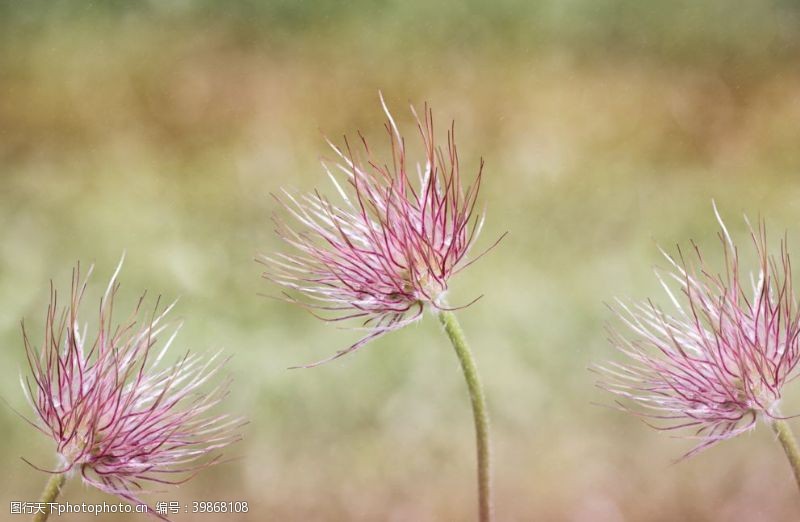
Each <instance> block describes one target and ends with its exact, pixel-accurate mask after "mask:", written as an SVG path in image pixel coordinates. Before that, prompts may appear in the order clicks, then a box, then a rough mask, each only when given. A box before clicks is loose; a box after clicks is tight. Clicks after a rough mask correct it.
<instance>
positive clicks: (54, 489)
mask: <svg viewBox="0 0 800 522" xmlns="http://www.w3.org/2000/svg"><path fill="white" fill-rule="evenodd" d="M66 480H67V478H66V476H65V475H64V474H63V473H55V474H53V475H51V476H50V480H48V481H47V485H46V486H45V487H44V491H42V496H41V497H40V498H39V502H40V503H43V504H44V505H45V507H44V509H43V510H42V511H40V512H38V513H36V514H35V515H34V516H33V522H45V520H47V517H48V516H49V515H50V506H49V505H48V504H49V503H51V502H55V501H56V499H57V498H58V495H59V493H61V488H62V487H64V482H66Z"/></svg>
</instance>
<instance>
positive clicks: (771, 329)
mask: <svg viewBox="0 0 800 522" xmlns="http://www.w3.org/2000/svg"><path fill="white" fill-rule="evenodd" d="M714 210H715V213H716V215H717V219H718V221H719V223H720V227H721V233H720V240H721V241H722V247H723V254H724V259H725V267H724V271H723V272H722V273H721V274H717V273H716V272H715V271H714V270H713V269H711V268H710V267H709V266H708V265H707V264H706V263H705V261H704V260H703V257H702V255H701V253H700V250H699V248H698V247H697V246H696V245H694V244H693V250H694V254H693V256H692V257H693V258H694V261H693V262H687V261H686V259H685V258H684V255H683V253H679V256H678V259H673V258H672V257H670V256H669V255H667V254H666V253H665V254H664V255H665V256H666V257H667V259H668V260H669V262H670V264H671V271H670V272H669V275H668V277H667V278H666V280H665V278H662V277H661V276H659V279H660V281H661V284H662V286H663V287H664V289H665V290H666V292H667V294H668V296H669V298H670V301H671V302H672V304H673V305H674V309H675V310H674V312H672V313H667V312H664V311H663V310H662V309H661V308H660V307H658V306H656V305H655V304H653V303H652V302H650V301H648V302H647V303H643V304H638V305H634V306H630V307H629V306H627V305H625V304H623V303H619V309H618V310H617V313H618V314H619V316H620V317H621V319H622V321H623V322H624V323H625V324H626V325H627V327H628V329H629V330H630V332H631V333H632V335H628V336H624V335H622V334H620V333H619V332H617V331H612V336H611V341H612V343H613V344H614V345H615V346H616V347H617V348H618V349H619V350H620V351H621V352H622V353H623V354H624V355H625V356H626V357H627V362H625V363H610V364H608V365H606V366H605V367H601V368H600V371H601V372H602V373H603V374H604V375H605V376H606V379H607V380H606V381H605V382H602V383H601V384H600V386H601V387H603V388H605V389H607V390H609V391H611V392H613V393H615V394H617V395H618V396H620V397H623V398H625V399H629V400H630V401H632V402H633V403H635V404H637V405H638V406H640V407H641V409H640V410H637V411H636V413H637V415H640V416H642V418H643V419H645V421H646V422H648V424H651V425H653V424H652V423H650V422H649V421H648V420H647V419H648V418H649V419H653V420H654V421H655V423H656V424H657V426H654V427H657V428H659V429H665V430H672V429H680V428H687V429H693V430H694V434H693V435H690V436H689V437H690V438H697V439H699V440H700V442H699V444H698V445H697V446H696V447H695V448H694V449H693V450H692V451H690V452H689V453H687V454H686V456H687V457H688V456H690V455H692V454H694V453H697V452H699V451H701V450H703V449H705V448H708V447H710V446H711V445H713V444H715V443H717V442H719V441H721V440H725V439H729V438H732V437H735V436H736V435H738V434H740V433H742V432H744V431H747V430H750V429H752V428H754V427H755V425H756V423H757V421H758V420H759V419H763V420H765V421H769V420H771V419H780V418H783V417H780V413H779V410H778V403H779V401H780V398H781V390H782V388H783V386H784V384H786V383H787V382H788V381H790V380H791V379H792V378H794V376H796V372H795V370H796V368H797V364H798V360H800V338H798V335H799V334H800V314H799V313H798V309H797V301H796V298H795V297H794V295H793V287H792V272H791V264H790V261H789V254H788V251H787V249H786V243H785V239H784V241H782V242H781V248H780V253H779V255H778V256H777V257H775V256H771V255H768V253H767V236H766V228H765V226H764V225H763V223H762V224H760V225H759V228H758V230H753V228H752V226H750V224H749V221H748V226H750V231H751V236H752V242H753V246H754V247H755V253H756V255H757V256H758V274H757V276H756V277H753V276H752V274H751V275H750V277H749V278H746V277H743V276H742V274H741V273H740V269H739V251H738V249H737V248H736V246H735V245H734V243H733V241H732V240H731V237H730V235H729V234H728V231H727V229H726V228H725V225H724V223H723V222H722V219H721V218H720V217H719V213H718V212H717V210H716V207H715V208H714ZM662 252H663V251H662ZM670 281H671V282H672V283H673V284H676V285H677V287H678V288H679V290H680V291H679V292H678V293H676V292H674V290H673V289H671V288H670V284H668V282H670ZM679 298H680V299H679ZM620 406H621V407H623V408H624V409H628V410H629V411H631V410H630V409H629V408H628V407H627V406H622V405H621V404H620Z"/></svg>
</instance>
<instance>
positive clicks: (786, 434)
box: [769, 419, 800, 487]
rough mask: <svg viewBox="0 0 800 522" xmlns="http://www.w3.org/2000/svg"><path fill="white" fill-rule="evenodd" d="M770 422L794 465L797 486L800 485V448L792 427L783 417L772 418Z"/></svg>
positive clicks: (790, 462)
mask: <svg viewBox="0 0 800 522" xmlns="http://www.w3.org/2000/svg"><path fill="white" fill-rule="evenodd" d="M769 424H770V426H772V431H774V432H775V435H777V436H778V440H779V441H780V443H781V446H783V451H785V452H786V458H788V459H789V464H791V466H792V471H793V472H794V478H795V480H796V481H797V486H798V487H800V449H798V447H797V440H795V438H794V435H793V434H792V429H791V428H790V427H789V424H788V423H787V422H786V421H785V420H783V419H772V420H771V421H770V422H769Z"/></svg>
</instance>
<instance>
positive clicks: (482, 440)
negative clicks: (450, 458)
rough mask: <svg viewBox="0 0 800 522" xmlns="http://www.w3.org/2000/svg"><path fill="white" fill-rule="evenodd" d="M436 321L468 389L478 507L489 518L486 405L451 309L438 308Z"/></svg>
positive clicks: (482, 518) (483, 517)
mask: <svg viewBox="0 0 800 522" xmlns="http://www.w3.org/2000/svg"><path fill="white" fill-rule="evenodd" d="M438 316H439V322H440V323H441V324H442V326H443V327H444V331H445V332H447V336H448V337H449V338H450V342H451V343H453V348H455V350H456V354H457V355H458V360H459V361H460V362H461V369H462V370H463V371H464V378H465V379H466V381H467V388H469V398H470V400H471V401H472V415H473V417H474V419H475V442H476V444H477V449H478V508H479V520H480V522H489V521H491V520H492V484H491V482H492V481H491V462H490V448H489V415H488V412H487V408H486V399H485V398H484V396H483V387H482V386H481V381H480V379H479V378H478V369H477V368H476V367H475V360H474V359H473V358H472V353H470V350H469V347H468V346H467V340H466V338H465V337H464V332H463V330H461V326H460V325H459V324H458V319H456V316H455V314H453V312H448V311H445V310H440V311H439V313H438Z"/></svg>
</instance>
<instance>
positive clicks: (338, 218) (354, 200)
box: [259, 97, 499, 366]
mask: <svg viewBox="0 0 800 522" xmlns="http://www.w3.org/2000/svg"><path fill="white" fill-rule="evenodd" d="M381 103H382V104H383V109H384V111H385V113H386V117H387V120H388V121H387V123H386V125H385V127H386V132H387V134H388V136H389V145H390V148H391V157H390V158H388V160H379V159H377V158H376V157H374V155H373V154H372V152H371V150H370V147H369V146H368V144H367V141H366V140H365V139H364V138H363V137H362V136H361V135H359V138H360V140H359V141H360V147H359V148H360V151H359V153H358V154H357V153H355V152H354V150H353V149H352V148H351V145H350V142H349V141H348V140H347V139H346V138H345V140H344V146H343V147H338V146H336V145H334V144H333V143H332V142H330V141H328V144H329V145H330V147H331V148H332V149H333V151H334V152H335V154H336V156H337V158H338V159H337V161H336V162H335V163H334V164H333V165H328V163H326V162H323V167H324V169H325V171H326V172H327V173H328V176H329V177H330V179H331V181H332V182H333V185H334V187H335V188H336V193H337V196H338V201H337V202H336V203H334V202H332V201H331V200H330V199H328V198H327V197H326V196H324V195H322V194H321V193H319V192H316V191H315V192H314V193H312V194H307V195H303V196H295V195H293V194H292V193H290V192H289V191H285V190H284V191H283V195H282V197H278V198H276V199H278V201H279V202H280V203H281V204H282V205H283V206H284V207H285V209H286V211H287V212H288V213H289V214H291V215H292V217H293V218H294V220H295V222H296V223H295V225H294V226H290V225H288V224H287V223H285V222H284V221H282V220H281V219H278V218H276V219H275V223H276V232H277V233H278V235H279V236H280V237H281V239H283V241H284V242H285V243H286V244H287V245H288V246H289V247H290V250H291V252H290V253H286V254H277V255H274V256H262V257H261V258H260V259H259V261H260V262H262V263H263V264H264V265H266V267H267V270H266V272H265V274H264V276H265V278H267V279H269V280H271V281H273V282H275V283H277V284H279V285H281V286H283V287H284V288H285V289H286V290H287V291H288V292H287V293H285V294H284V295H285V297H286V298H287V299H289V300H291V301H292V302H295V303H298V304H302V306H304V307H306V308H308V309H309V310H311V311H312V313H314V314H315V315H317V316H318V317H319V315H318V313H317V312H322V313H323V314H325V313H328V314H330V315H329V316H327V317H321V318H322V319H324V320H329V321H341V320H345V319H355V318H358V319H361V320H362V321H363V326H364V327H365V328H366V329H367V330H368V334H367V335H366V336H365V337H364V338H363V339H361V340H359V341H358V342H356V343H355V344H354V345H352V346H350V347H349V348H347V349H345V350H342V351H339V352H338V353H336V354H335V355H334V356H333V357H330V358H328V359H325V360H324V361H320V362H319V363H316V364H320V363H322V362H326V361H329V360H331V359H335V358H337V357H340V356H342V355H344V354H346V353H349V352H351V351H353V350H356V349H357V348H359V347H361V346H363V345H364V344H366V343H367V342H368V341H370V340H372V339H374V338H376V337H378V336H380V335H383V334H385V333H387V332H389V331H392V330H396V329H399V328H402V327H403V326H405V325H407V324H409V323H411V322H413V321H416V320H417V319H419V318H420V317H421V315H422V313H423V310H424V309H425V308H426V307H432V308H445V307H446V304H445V301H444V294H445V292H446V291H447V287H448V282H449V280H450V278H451V277H452V276H453V275H455V274H457V273H458V272H460V271H461V270H463V269H464V268H465V267H466V266H468V265H469V264H470V263H471V262H472V261H474V259H473V260H472V261H470V260H468V259H467V254H468V253H469V252H470V249H471V247H472V245H473V243H474V241H475V239H476V238H477V236H478V234H479V233H480V230H481V228H482V226H483V220H484V215H483V213H482V212H478V211H477V210H476V202H477V197H478V191H479V189H480V184H481V175H482V170H483V162H482V161H481V165H480V168H479V170H478V174H477V176H476V178H475V181H474V183H473V184H472V185H470V186H467V187H466V188H464V187H463V185H462V180H461V175H460V170H459V162H458V153H457V150H456V145H455V141H454V128H453V127H452V126H451V128H450V130H449V131H448V133H447V145H446V147H445V148H444V149H442V148H441V147H439V146H437V145H436V143H435V142H434V127H433V115H432V113H431V111H430V109H429V108H428V107H427V106H426V107H425V110H424V113H423V119H422V120H420V118H419V117H418V116H417V113H416V112H415V111H414V109H413V107H412V109H411V111H412V113H413V114H414V117H415V118H416V120H417V127H418V130H419V135H420V138H421V141H422V146H423V149H424V161H423V162H422V163H421V164H417V165H416V166H410V165H409V164H408V162H407V159H406V149H405V141H404V139H403V137H402V136H401V135H400V132H399V130H398V127H397V125H396V124H395V121H394V119H393V118H392V116H391V114H390V113H389V111H388V109H387V108H386V104H385V103H384V102H383V98H382V97H381ZM410 168H415V169H416V173H414V174H413V175H412V174H411V173H409V169H410ZM338 178H343V181H339V180H338ZM498 241H499V240H498ZM495 244H496V243H495ZM492 246H494V245H492ZM484 253H485V252H484ZM481 255H482V254H481ZM478 257H480V256H478ZM293 294H301V295H302V296H304V298H305V299H303V300H302V301H301V300H299V299H297V298H296V297H294V295H293ZM473 302H474V301H473ZM470 304H471V303H470ZM309 366H314V365H313V364H312V365H309Z"/></svg>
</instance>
